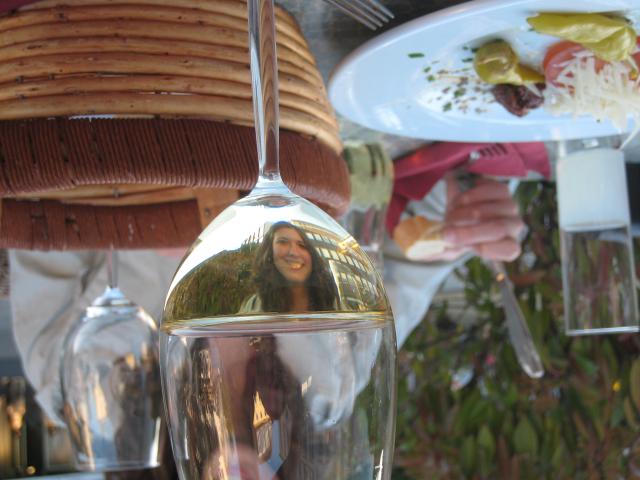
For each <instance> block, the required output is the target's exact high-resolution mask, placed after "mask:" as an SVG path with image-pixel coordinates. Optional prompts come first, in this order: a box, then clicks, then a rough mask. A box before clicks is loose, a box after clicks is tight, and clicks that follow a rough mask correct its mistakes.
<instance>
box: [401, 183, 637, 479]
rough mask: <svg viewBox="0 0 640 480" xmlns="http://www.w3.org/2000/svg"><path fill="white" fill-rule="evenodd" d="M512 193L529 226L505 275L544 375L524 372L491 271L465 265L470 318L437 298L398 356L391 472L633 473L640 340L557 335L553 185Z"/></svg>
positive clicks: (476, 475)
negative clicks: (454, 313) (464, 319)
mask: <svg viewBox="0 0 640 480" xmlns="http://www.w3.org/2000/svg"><path fill="white" fill-rule="evenodd" d="M516 197H517V199H518V201H519V203H520V205H521V211H522V213H523V217H524V220H525V222H526V223H527V225H528V226H529V229H530V230H529V233H528V236H527V238H526V239H525V240H524V243H523V254H522V255H521V256H520V258H519V259H518V260H517V261H515V262H513V263H511V264H510V265H508V270H509V275H510V277H511V279H512V281H513V282H514V284H515V286H516V295H517V296H518V299H519V302H520V306H521V307H522V310H523V312H524V314H525V317H526V318H527V321H528V323H529V327H530V329H531V332H532V335H533V338H534V342H535V344H536V347H537V349H538V352H539V353H540V356H541V358H542V361H543V363H544V367H545V370H546V374H545V376H544V377H543V378H542V379H540V380H533V379H530V378H529V377H527V375H526V374H525V373H524V372H523V371H522V370H521V368H520V366H519V365H518V362H517V360H516V357H515V354H514V352H513V349H512V347H511V344H510V342H509V338H508V334H507V331H506V326H505V323H504V312H503V310H502V308H501V306H499V305H497V304H496V301H495V300H496V299H497V298H499V295H498V292H497V290H496V287H495V285H494V283H493V278H492V275H491V273H490V272H489V271H488V269H487V268H486V267H485V266H484V264H483V263H482V262H481V261H479V260H478V259H473V260H471V261H470V262H468V263H467V265H466V273H465V274H464V280H465V296H466V300H467V304H468V308H470V309H473V311H475V312H476V313H477V318H476V321H475V322H474V323H473V324H472V325H468V326H462V325H459V324H457V323H456V322H455V319H453V318H450V314H449V312H448V309H447V305H446V304H445V303H442V304H438V305H433V306H432V308H431V309H430V312H429V313H428V315H427V318H426V319H425V321H423V322H422V324H421V326H420V327H419V328H418V329H417V330H416V331H415V332H414V333H413V334H412V335H411V337H410V338H409V340H408V342H407V343H406V345H405V346H404V347H403V349H402V350H401V351H400V352H399V361H400V367H399V368H400V372H399V378H400V383H399V389H398V422H397V439H396V454H395V463H396V469H395V470H394V478H405V479H407V478H413V479H416V480H418V479H419V480H423V479H426V478H429V479H459V478H469V479H495V478H501V479H510V480H517V479H554V480H555V479H583V478H584V479H618V478H620V479H626V478H640V469H639V468H638V466H640V453H639V452H637V451H636V450H638V449H639V447H638V446H636V445H635V444H636V441H637V440H638V438H640V358H638V352H639V351H640V341H639V340H638V337H637V336H636V335H609V336H597V337H578V338H570V337H567V336H565V335H564V325H563V318H562V315H563V305H562V282H561V275H560V259H559V236H558V226H557V220H556V203H555V189H554V186H553V185H552V184H548V183H533V182H528V183H523V184H522V185H521V186H520V188H519V190H518V192H517V194H516ZM636 251H638V250H636ZM458 274H459V275H461V274H460V273H458ZM469 379H470V380H469ZM467 380H468V383H466V384H465V382H466V381H467ZM638 443H639V444H640V441H639V442H638ZM634 475H636V476H634Z"/></svg>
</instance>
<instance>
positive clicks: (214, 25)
mask: <svg viewBox="0 0 640 480" xmlns="http://www.w3.org/2000/svg"><path fill="white" fill-rule="evenodd" d="M276 23H277V41H278V63H279V80H280V112H281V120H280V127H281V129H282V130H281V139H280V149H281V168H282V175H283V177H284V180H285V182H286V183H287V184H288V185H289V186H290V187H291V188H292V189H293V190H294V191H295V192H296V193H298V194H300V195H302V196H304V197H306V198H308V199H310V200H311V201H313V202H315V203H317V204H319V205H320V206H321V207H322V208H324V209H325V210H327V211H329V213H331V214H334V215H337V214H340V213H342V212H343V211H344V210H345V209H346V207H347V204H348V200H349V180H348V173H347V169H346V165H345V163H344V162H343V160H342V158H341V150H342V146H341V143H340V140H339V135H338V125H337V122H336V120H335V116H334V113H333V110H332V109H331V106H330V105H329V102H328V100H327V95H326V91H325V88H324V85H323V82H322V79H321V77H320V75H319V72H318V70H317V68H316V66H315V61H314V59H313V57H312V56H311V54H310V52H309V49H308V45H307V44H306V41H305V40H304V38H303V36H302V35H301V33H300V31H299V29H298V27H297V25H296V24H295V21H294V20H293V19H292V17H291V16H289V15H288V14H287V13H286V12H284V11H283V10H280V9H277V11H276ZM246 24H247V20H246V3H245V2H244V1H241V0H216V1H211V0H44V1H39V2H35V3H32V4H30V5H26V6H23V7H22V8H20V9H18V10H15V11H13V12H10V13H5V14H3V15H2V16H0V162H2V163H1V171H2V175H1V176H0V196H2V215H1V219H0V247H7V248H27V249H60V250H63V249H83V248H107V247H109V246H114V247H115V248H162V247H175V246H185V245H189V244H190V243H191V242H193V240H194V239H195V238H196V236H197V235H198V233H199V232H200V230H201V228H202V225H203V224H205V223H208V221H210V219H211V218H213V217H214V216H215V215H216V214H217V213H218V212H219V211H220V210H221V209H223V208H224V207H226V206H227V205H228V204H229V203H231V202H233V201H234V200H235V199H237V198H238V196H239V195H242V193H243V192H245V191H248V190H250V189H251V187H252V186H253V184H254V183H255V180H256V177H257V160H256V153H255V150H256V149H255V134H254V131H253V128H252V123H253V119H252V104H251V81H250V72H249V65H248V63H249V62H248V50H247V37H248V35H247V25H246Z"/></svg>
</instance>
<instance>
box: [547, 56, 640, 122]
mask: <svg viewBox="0 0 640 480" xmlns="http://www.w3.org/2000/svg"><path fill="white" fill-rule="evenodd" d="M565 63H566V65H565V64H562V65H561V66H564V68H563V69H562V71H561V72H560V74H559V75H558V77H557V78H556V80H555V81H554V83H555V84H552V83H551V82H548V83H547V88H546V89H545V91H544V108H545V110H547V111H548V112H550V113H551V114H553V115H562V114H570V115H573V116H574V117H576V116H581V115H591V116H593V117H594V118H595V119H597V120H598V121H602V120H610V121H611V122H612V123H613V124H614V125H615V126H616V127H617V128H618V129H620V131H626V130H627V125H628V121H629V119H631V120H632V121H633V124H634V127H635V128H634V131H636V130H638V129H639V128H640V76H638V75H637V72H634V70H633V67H632V65H630V64H629V62H610V63H606V64H605V65H604V66H603V67H602V68H601V69H600V70H599V71H596V57H595V56H594V55H593V53H592V52H590V51H587V50H585V51H581V52H578V53H576V54H575V55H574V57H573V58H572V59H571V60H568V61H567V62H565ZM632 77H636V78H635V80H632Z"/></svg>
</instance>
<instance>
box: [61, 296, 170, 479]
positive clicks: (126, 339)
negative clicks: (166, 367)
mask: <svg viewBox="0 0 640 480" xmlns="http://www.w3.org/2000/svg"><path fill="white" fill-rule="evenodd" d="M157 343H158V328H157V326H156V324H155V322H154V320H153V319H152V318H151V317H150V316H149V315H148V314H147V313H146V312H145V311H144V310H143V309H142V308H140V307H139V306H137V305H135V304H133V303H132V302H131V301H129V300H128V299H127V298H126V297H125V296H124V295H123V294H122V292H121V291H120V290H118V288H117V287H115V288H114V287H111V286H109V287H107V288H106V290H105V292H104V293H103V294H102V295H101V296H99V297H98V298H96V300H95V301H94V302H93V303H92V304H91V305H90V306H89V307H87V308H86V309H85V311H84V313H83V316H82V317H81V319H80V322H79V324H78V325H77V326H76V328H75V329H74V330H73V331H72V332H71V333H70V334H69V336H68V337H67V340H66V341H65V347H64V350H63V352H64V353H63V358H62V364H61V379H62V395H63V402H64V404H63V415H64V419H65V421H66V424H67V427H68V428H69V432H70V434H71V439H72V442H73V445H74V451H75V461H76V466H77V467H78V468H79V469H80V470H90V471H116V470H138V469H143V468H153V467H157V466H159V465H160V462H159V460H160V459H159V454H160V440H161V429H162V413H163V411H162V403H161V402H162V400H161V390H160V388H161V387H160V378H159V369H158V347H157Z"/></svg>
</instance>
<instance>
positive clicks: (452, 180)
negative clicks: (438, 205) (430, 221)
mask: <svg viewBox="0 0 640 480" xmlns="http://www.w3.org/2000/svg"><path fill="white" fill-rule="evenodd" d="M445 183H446V185H447V205H452V204H453V203H454V202H455V201H456V198H457V197H458V195H460V187H459V186H458V179H457V178H456V174H455V172H449V173H447V174H446V175H445Z"/></svg>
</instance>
